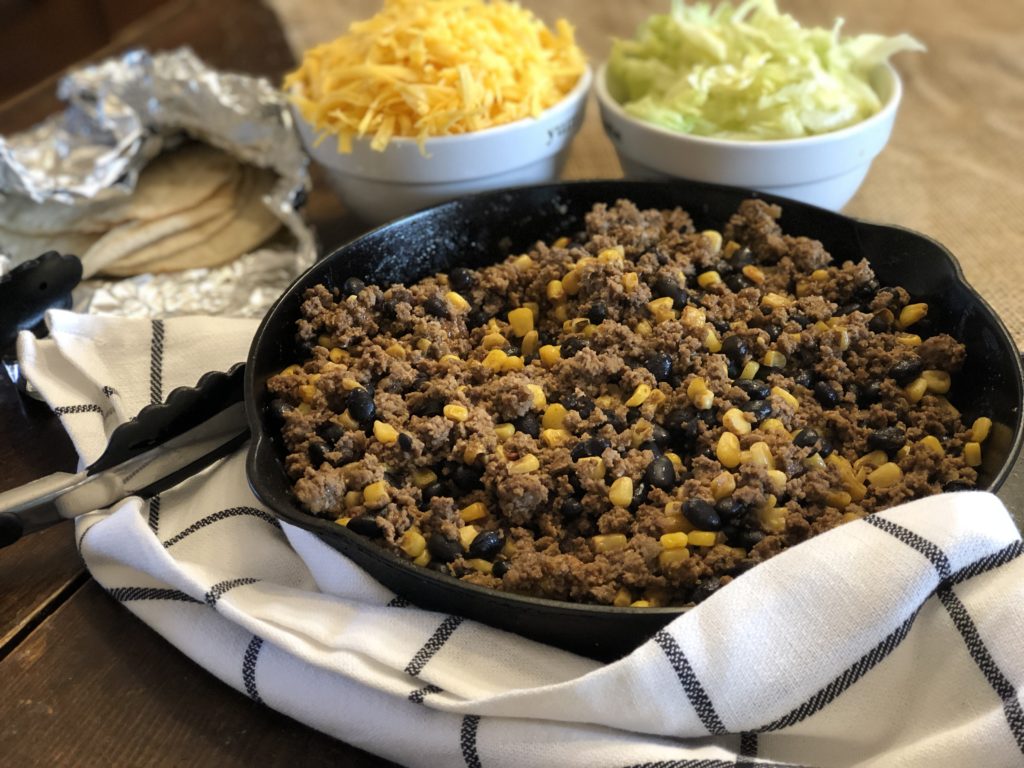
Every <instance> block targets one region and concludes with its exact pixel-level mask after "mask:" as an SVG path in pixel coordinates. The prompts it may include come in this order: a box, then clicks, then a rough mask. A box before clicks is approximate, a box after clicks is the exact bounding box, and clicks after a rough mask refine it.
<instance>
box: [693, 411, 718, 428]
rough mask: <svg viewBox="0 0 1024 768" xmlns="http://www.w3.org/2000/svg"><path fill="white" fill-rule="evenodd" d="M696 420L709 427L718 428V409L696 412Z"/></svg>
mask: <svg viewBox="0 0 1024 768" xmlns="http://www.w3.org/2000/svg"><path fill="white" fill-rule="evenodd" d="M697 418H698V419H700V420H701V421H703V422H704V423H705V424H707V425H708V426H709V427H717V426H718V409H717V408H707V409H706V410H703V411H697Z"/></svg>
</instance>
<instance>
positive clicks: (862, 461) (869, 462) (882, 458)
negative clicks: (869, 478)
mask: <svg viewBox="0 0 1024 768" xmlns="http://www.w3.org/2000/svg"><path fill="white" fill-rule="evenodd" d="M888 458H889V457H888V456H886V454H885V451H871V452H870V453H865V454H864V455H863V456H861V457H860V458H859V459H857V460H856V461H854V462H853V468H854V469H860V468H861V467H870V468H871V469H876V468H877V467H880V466H882V465H883V464H885V462H886V461H887V460H888Z"/></svg>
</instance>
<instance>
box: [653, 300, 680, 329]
mask: <svg viewBox="0 0 1024 768" xmlns="http://www.w3.org/2000/svg"><path fill="white" fill-rule="evenodd" d="M647 311H648V312H650V313H651V316H652V317H653V318H654V320H655V322H658V323H663V322H665V321H666V320H674V319H675V317H676V311H675V309H673V307H672V297H671V296H663V297H662V298H660V299H654V300H653V301H649V302H647Z"/></svg>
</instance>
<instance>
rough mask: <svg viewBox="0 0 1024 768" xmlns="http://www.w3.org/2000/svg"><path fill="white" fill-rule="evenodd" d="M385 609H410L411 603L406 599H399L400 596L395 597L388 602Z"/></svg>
mask: <svg viewBox="0 0 1024 768" xmlns="http://www.w3.org/2000/svg"><path fill="white" fill-rule="evenodd" d="M384 607H385V608H408V607H409V601H408V600H406V599H405V598H404V597H399V596H398V595H395V596H394V597H392V598H391V599H390V600H388V602H387V605H385V606H384Z"/></svg>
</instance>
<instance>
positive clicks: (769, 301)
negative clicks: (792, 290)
mask: <svg viewBox="0 0 1024 768" xmlns="http://www.w3.org/2000/svg"><path fill="white" fill-rule="evenodd" d="M792 303H793V300H792V299H787V298H786V297H785V296H781V295H779V294H777V293H771V292H769V293H766V294H765V295H764V296H762V297H761V304H763V305H764V306H766V307H771V308H772V309H778V308H780V307H788V306H790V305H791V304H792Z"/></svg>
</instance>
